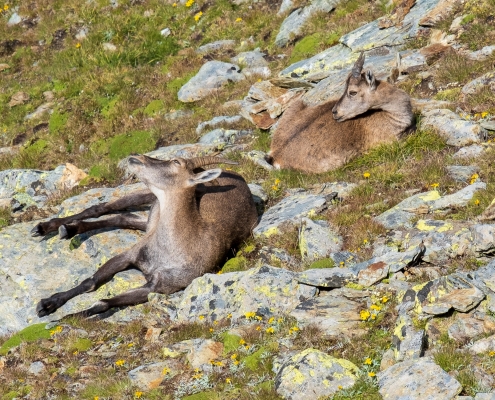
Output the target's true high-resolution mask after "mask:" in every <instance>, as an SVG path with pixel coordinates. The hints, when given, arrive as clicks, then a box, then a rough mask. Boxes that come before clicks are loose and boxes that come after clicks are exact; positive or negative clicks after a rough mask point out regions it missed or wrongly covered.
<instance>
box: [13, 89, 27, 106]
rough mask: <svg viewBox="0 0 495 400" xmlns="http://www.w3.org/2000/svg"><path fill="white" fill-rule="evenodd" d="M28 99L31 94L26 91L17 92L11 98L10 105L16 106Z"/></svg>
mask: <svg viewBox="0 0 495 400" xmlns="http://www.w3.org/2000/svg"><path fill="white" fill-rule="evenodd" d="M28 100H29V94H27V93H26V92H17V93H16V94H14V95H13V96H12V97H11V98H10V101H9V104H8V105H9V107H15V106H18V105H20V104H24V103H25V102H27V101H28Z"/></svg>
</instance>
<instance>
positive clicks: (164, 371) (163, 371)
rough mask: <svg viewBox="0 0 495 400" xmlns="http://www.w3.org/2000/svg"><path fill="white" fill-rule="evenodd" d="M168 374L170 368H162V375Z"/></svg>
mask: <svg viewBox="0 0 495 400" xmlns="http://www.w3.org/2000/svg"><path fill="white" fill-rule="evenodd" d="M167 374H170V368H168V367H165V368H163V369H162V375H167Z"/></svg>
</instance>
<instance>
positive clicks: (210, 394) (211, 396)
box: [182, 392, 218, 400]
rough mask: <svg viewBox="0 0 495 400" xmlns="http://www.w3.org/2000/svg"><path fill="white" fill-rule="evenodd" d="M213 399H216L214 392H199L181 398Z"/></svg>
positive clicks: (191, 399)
mask: <svg viewBox="0 0 495 400" xmlns="http://www.w3.org/2000/svg"><path fill="white" fill-rule="evenodd" d="M214 399H218V395H217V393H215V392H201V393H196V394H192V395H190V396H186V397H183V398H182V400H214Z"/></svg>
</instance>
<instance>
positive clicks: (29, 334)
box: [0, 324, 50, 355]
mask: <svg viewBox="0 0 495 400" xmlns="http://www.w3.org/2000/svg"><path fill="white" fill-rule="evenodd" d="M45 326H46V324H35V325H31V326H28V327H27V328H24V329H23V330H22V331H20V332H18V333H16V334H15V335H14V336H12V337H11V338H10V339H8V340H7V341H6V342H5V343H4V344H3V345H2V347H0V355H5V354H7V352H8V351H9V350H10V349H11V348H13V347H16V346H19V345H20V344H21V343H22V342H34V341H36V340H38V339H49V338H50V331H49V330H47V329H45Z"/></svg>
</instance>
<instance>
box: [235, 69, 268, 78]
mask: <svg viewBox="0 0 495 400" xmlns="http://www.w3.org/2000/svg"><path fill="white" fill-rule="evenodd" d="M242 73H243V74H244V75H245V76H246V77H248V78H251V77H253V76H259V77H261V78H263V79H268V78H269V77H270V76H271V75H272V71H271V70H270V68H268V67H248V68H244V69H243V70H242Z"/></svg>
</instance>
